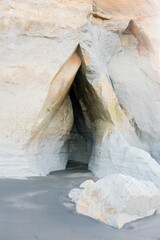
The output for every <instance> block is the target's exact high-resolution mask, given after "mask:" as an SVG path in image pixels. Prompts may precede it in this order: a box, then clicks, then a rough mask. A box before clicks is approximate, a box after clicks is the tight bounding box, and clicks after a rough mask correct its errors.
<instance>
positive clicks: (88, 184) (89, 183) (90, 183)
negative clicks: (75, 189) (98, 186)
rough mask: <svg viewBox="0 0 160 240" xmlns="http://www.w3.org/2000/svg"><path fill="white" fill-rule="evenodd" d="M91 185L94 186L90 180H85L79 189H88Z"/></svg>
mask: <svg viewBox="0 0 160 240" xmlns="http://www.w3.org/2000/svg"><path fill="white" fill-rule="evenodd" d="M93 184H94V181H93V180H91V179H90V180H86V181H84V182H83V183H81V185H80V186H79V187H80V188H84V189H87V188H90V187H91V186H92V185H93Z"/></svg>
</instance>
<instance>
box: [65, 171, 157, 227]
mask: <svg viewBox="0 0 160 240" xmlns="http://www.w3.org/2000/svg"><path fill="white" fill-rule="evenodd" d="M75 195H76V197H77V193H76V192H75ZM78 195H79V196H78V199H76V211H77V212H78V213H81V214H84V215H86V216H89V217H92V218H94V219H97V220H99V221H102V222H104V223H106V224H108V225H110V226H113V227H115V228H118V229H120V228H122V227H123V225H124V224H125V223H128V222H131V221H134V220H136V219H140V218H144V217H147V216H151V215H152V214H154V213H155V211H156V210H157V209H158V207H159V206H160V193H159V191H158V189H157V188H156V187H155V186H154V184H153V183H151V182H149V181H139V180H136V179H135V178H132V177H130V176H125V175H122V174H113V175H110V176H108V177H105V178H103V179H101V180H98V181H97V182H95V183H94V184H92V185H91V186H90V187H89V188H86V189H84V190H82V192H81V193H80V194H78ZM69 197H72V198H74V197H73V196H69Z"/></svg>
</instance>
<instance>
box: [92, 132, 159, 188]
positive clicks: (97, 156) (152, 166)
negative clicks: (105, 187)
mask: <svg viewBox="0 0 160 240" xmlns="http://www.w3.org/2000/svg"><path fill="white" fill-rule="evenodd" d="M89 168H90V169H91V171H92V172H93V173H94V174H95V175H96V176H97V177H99V178H103V177H105V176H108V175H110V174H115V173H121V174H124V175H128V176H132V177H134V178H136V179H139V180H145V181H147V180H149V181H152V182H153V183H154V184H155V185H156V186H157V187H158V189H159V190H160V165H159V164H158V163H157V162H156V161H155V160H154V159H153V158H152V157H151V156H150V154H149V153H147V152H145V151H144V150H142V149H138V148H135V147H131V146H130V145H129V144H128V143H127V142H126V140H125V139H124V137H123V136H122V134H120V133H118V132H116V131H113V132H112V133H111V134H110V135H109V136H108V135H107V136H106V138H105V139H104V140H103V142H101V143H99V144H96V145H95V148H94V152H93V154H92V159H91V160H90V163H89Z"/></svg>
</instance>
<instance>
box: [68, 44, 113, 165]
mask: <svg viewBox="0 0 160 240" xmlns="http://www.w3.org/2000/svg"><path fill="white" fill-rule="evenodd" d="M77 53H78V55H79V57H80V59H81V66H80V68H79V70H78V72H77V74H76V76H75V78H74V81H73V83H72V85H71V88H70V91H69V97H70V100H71V103H72V109H73V116H74V123H73V127H72V130H71V132H70V138H69V139H68V141H67V142H68V162H67V167H70V166H71V167H74V166H75V167H77V166H82V165H83V166H85V167H86V168H88V164H89V161H90V158H91V155H92V150H93V145H94V142H95V138H96V137H97V132H99V133H100V134H101V131H103V123H104V122H112V120H111V118H110V114H109V112H108V111H107V110H106V109H105V108H104V105H103V103H102V101H101V99H100V98H99V97H98V95H97V92H96V90H95V89H94V87H93V86H92V85H91V84H90V83H89V81H88V80H87V76H86V66H85V63H84V59H83V55H82V52H81V49H80V47H79V48H78V49H77ZM97 128H99V130H98V131H97Z"/></svg>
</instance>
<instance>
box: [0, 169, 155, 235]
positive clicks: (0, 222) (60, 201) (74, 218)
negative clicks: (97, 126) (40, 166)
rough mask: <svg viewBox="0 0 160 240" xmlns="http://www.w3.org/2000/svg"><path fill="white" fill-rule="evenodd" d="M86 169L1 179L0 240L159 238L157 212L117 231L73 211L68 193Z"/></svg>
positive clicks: (89, 174) (85, 177)
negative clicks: (23, 177) (26, 177)
mask: <svg viewBox="0 0 160 240" xmlns="http://www.w3.org/2000/svg"><path fill="white" fill-rule="evenodd" d="M89 178H94V176H93V175H92V174H91V173H89V172H88V171H87V170H86V169H85V168H83V167H79V168H71V169H68V170H65V171H59V172H56V173H54V174H53V175H50V176H47V177H34V178H29V179H19V180H18V179H0V240H73V239H74V240H94V239H96V240H158V239H160V215H154V216H152V217H149V218H146V219H143V220H139V221H135V222H133V223H130V224H127V225H126V226H125V227H124V228H123V229H122V230H116V229H114V228H111V227H109V226H107V225H105V224H103V223H100V222H98V221H95V220H94V219H91V218H88V217H85V216H82V215H78V214H76V213H75V209H74V204H72V203H70V201H69V199H68V198H67V194H68V192H69V190H70V189H72V188H74V187H77V186H79V184H80V183H81V182H83V181H84V180H86V179H89Z"/></svg>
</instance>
